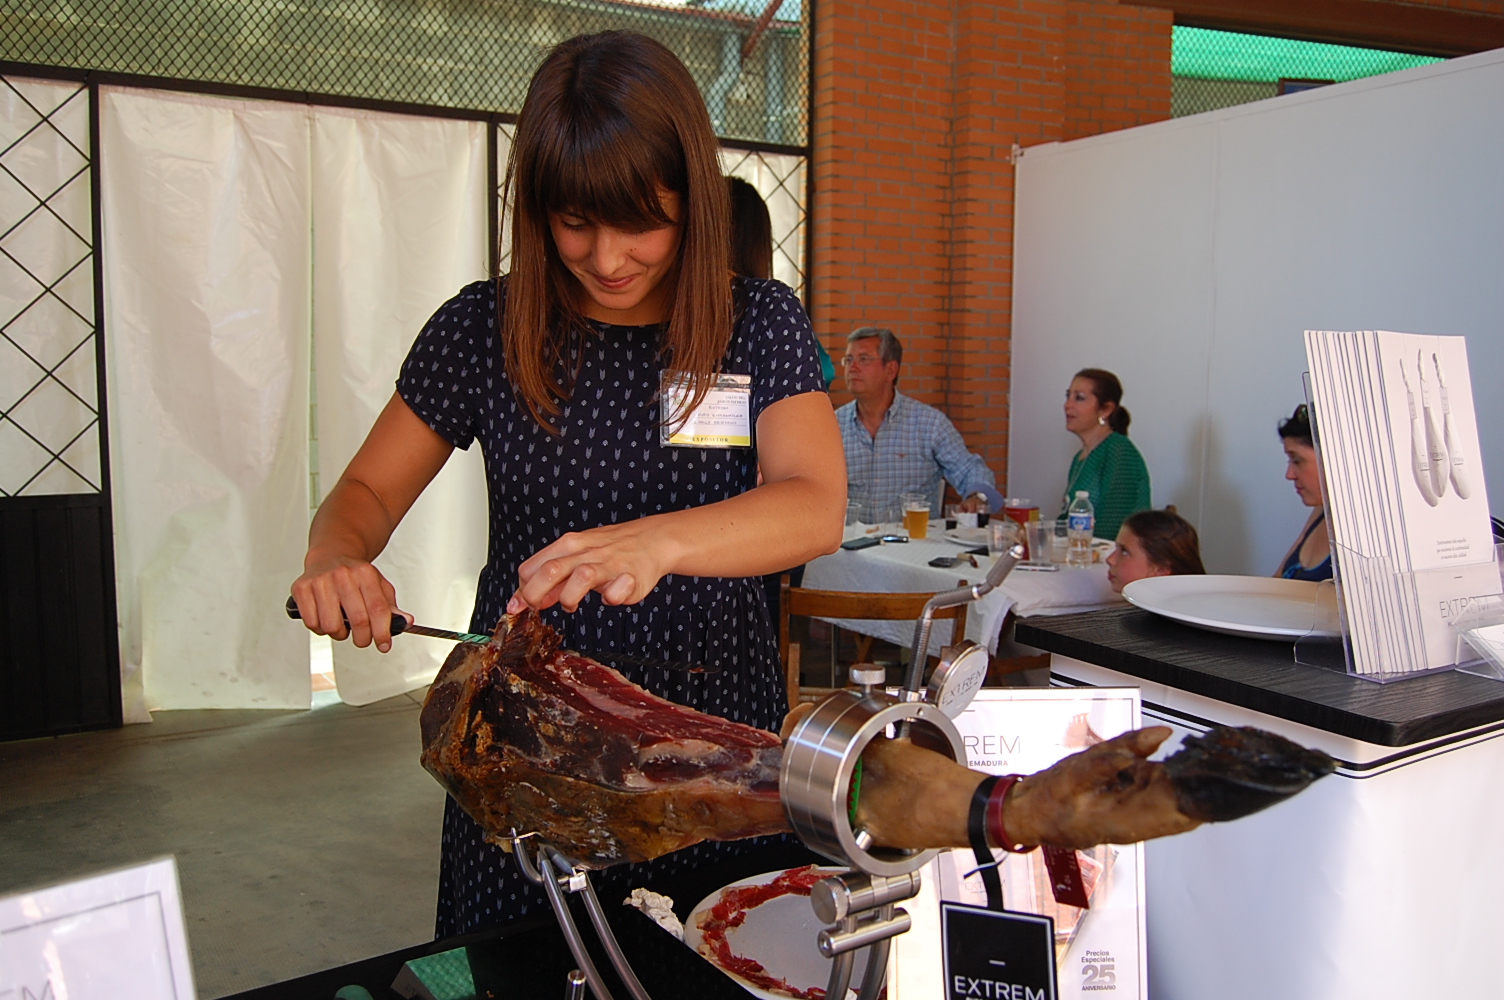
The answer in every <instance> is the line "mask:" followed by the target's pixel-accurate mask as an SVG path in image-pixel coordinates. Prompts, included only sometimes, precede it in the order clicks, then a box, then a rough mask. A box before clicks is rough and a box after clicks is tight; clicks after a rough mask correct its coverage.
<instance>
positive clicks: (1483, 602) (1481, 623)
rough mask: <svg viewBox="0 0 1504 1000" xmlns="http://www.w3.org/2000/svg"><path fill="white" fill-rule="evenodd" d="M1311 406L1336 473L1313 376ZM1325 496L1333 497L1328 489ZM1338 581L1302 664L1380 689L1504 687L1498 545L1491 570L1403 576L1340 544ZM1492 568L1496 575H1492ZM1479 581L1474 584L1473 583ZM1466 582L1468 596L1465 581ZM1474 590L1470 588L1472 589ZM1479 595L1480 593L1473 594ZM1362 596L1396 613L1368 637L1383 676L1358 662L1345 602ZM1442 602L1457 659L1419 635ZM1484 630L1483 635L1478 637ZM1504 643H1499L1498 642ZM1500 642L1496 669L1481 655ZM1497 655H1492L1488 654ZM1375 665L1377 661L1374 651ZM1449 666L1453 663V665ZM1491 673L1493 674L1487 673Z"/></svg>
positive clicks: (1300, 654) (1303, 649) (1325, 594)
mask: <svg viewBox="0 0 1504 1000" xmlns="http://www.w3.org/2000/svg"><path fill="white" fill-rule="evenodd" d="M1303 382H1304V387H1305V393H1306V405H1307V406H1308V407H1309V408H1310V412H1311V414H1312V420H1311V437H1312V444H1313V445H1314V446H1315V449H1316V454H1317V456H1318V460H1319V461H1320V463H1321V468H1322V470H1323V472H1325V471H1326V470H1329V469H1331V468H1332V465H1331V464H1329V463H1328V461H1327V456H1326V455H1325V454H1324V453H1323V450H1322V441H1321V432H1320V420H1319V418H1318V417H1317V412H1316V405H1315V401H1314V394H1313V392H1312V387H1311V374H1310V372H1306V373H1305V375H1304V377H1303ZM1322 492H1323V494H1324V495H1326V496H1330V495H1331V493H1330V491H1329V490H1328V489H1327V486H1326V483H1325V482H1324V481H1323V483H1322ZM1331 551H1332V580H1331V582H1330V583H1327V582H1323V583H1322V585H1321V587H1320V588H1319V589H1318V591H1317V594H1316V600H1315V602H1314V603H1313V606H1312V609H1311V622H1312V626H1311V632H1310V633H1309V634H1307V635H1306V636H1304V637H1303V638H1301V639H1298V640H1296V643H1295V662H1296V663H1301V664H1305V665H1307V666H1313V667H1321V668H1323V669H1327V670H1340V671H1344V672H1346V673H1348V674H1351V675H1352V676H1354V677H1359V678H1362V679H1363V680H1367V681H1373V682H1374V683H1376V684H1387V683H1389V682H1391V681H1398V680H1404V679H1405V678H1407V677H1420V676H1423V675H1426V674H1434V673H1440V672H1441V671H1444V670H1465V671H1467V672H1469V673H1483V676H1494V677H1496V679H1498V680H1504V583H1501V579H1500V570H1504V544H1500V545H1495V546H1494V549H1493V552H1492V553H1491V556H1492V559H1491V561H1490V562H1488V563H1476V564H1473V565H1469V566H1448V567H1444V568H1438V569H1428V570H1420V571H1415V572H1411V571H1407V570H1400V569H1398V568H1397V567H1396V565H1395V564H1394V563H1393V562H1392V561H1391V560H1389V559H1387V558H1384V557H1372V556H1368V555H1366V554H1364V553H1362V552H1358V551H1357V550H1355V549H1352V548H1349V547H1347V546H1344V545H1339V544H1337V543H1335V542H1333V544H1332V547H1331ZM1490 567H1491V568H1490ZM1469 577H1471V578H1472V579H1471V580H1469V579H1468V578H1469ZM1459 580H1460V581H1462V582H1463V587H1462V593H1459V592H1458V581H1459ZM1469 584H1471V586H1469ZM1474 591H1476V592H1474ZM1355 592H1361V594H1362V596H1363V598H1364V599H1363V600H1362V601H1360V602H1359V604H1358V606H1359V607H1367V608H1370V609H1382V608H1389V609H1393V611H1394V612H1395V613H1394V614H1392V615H1388V616H1386V617H1385V620H1383V621H1377V620H1375V621H1372V622H1371V623H1364V624H1371V625H1373V626H1375V627H1372V628H1367V629H1363V630H1362V631H1364V632H1365V633H1366V634H1367V635H1369V636H1375V635H1378V636H1382V644H1383V648H1384V649H1385V654H1384V658H1383V661H1382V662H1381V663H1380V664H1379V666H1380V667H1381V668H1382V669H1378V670H1375V669H1374V666H1375V665H1374V664H1373V663H1371V662H1370V663H1363V664H1359V663H1358V662H1357V660H1358V659H1361V658H1362V657H1355V650H1354V642H1353V637H1352V629H1351V617H1350V616H1351V614H1352V613H1353V612H1352V611H1351V604H1350V602H1349V601H1347V600H1346V599H1345V595H1346V594H1348V593H1355ZM1437 595H1445V600H1444V601H1443V603H1444V605H1445V606H1446V607H1447V608H1448V609H1449V611H1450V614H1451V615H1452V616H1453V617H1452V621H1451V629H1450V631H1451V635H1450V636H1448V639H1449V648H1450V653H1449V654H1448V655H1444V656H1441V657H1438V656H1437V655H1436V654H1437V650H1436V643H1435V636H1434V631H1433V634H1432V635H1430V636H1428V635H1425V634H1423V633H1424V629H1423V627H1418V625H1417V622H1416V620H1415V616H1414V615H1413V614H1407V613H1405V612H1407V611H1410V610H1413V608H1415V607H1416V606H1417V604H1418V602H1421V601H1430V600H1432V599H1435V597H1436V596H1437ZM1470 609H1471V610H1473V614H1474V617H1473V618H1470V619H1468V620H1469V621H1470V622H1474V624H1473V625H1471V626H1470V627H1469V629H1468V630H1467V631H1468V632H1470V634H1466V635H1465V634H1464V632H1463V631H1459V629H1458V624H1457V623H1458V621H1459V620H1460V619H1458V618H1457V617H1456V616H1458V615H1461V614H1463V613H1464V612H1467V611H1469V610H1470ZM1494 625H1498V626H1500V627H1499V628H1498V630H1497V632H1496V633H1490V632H1487V629H1488V628H1490V627H1491V626H1494ZM1480 629H1482V630H1484V631H1481V632H1480V631H1479V630H1480ZM1495 635H1497V637H1498V638H1497V639H1496V640H1492V639H1491V637H1492V636H1495ZM1490 641H1497V643H1498V646H1497V651H1498V655H1499V656H1500V660H1499V662H1498V663H1497V664H1494V663H1493V662H1492V661H1491V660H1489V659H1488V658H1487V654H1484V653H1483V649H1482V648H1480V647H1479V644H1480V643H1481V644H1482V646H1483V647H1488V643H1489V642H1490ZM1488 648H1493V647H1488ZM1368 657H1369V658H1370V659H1372V658H1376V657H1377V654H1376V653H1375V652H1373V651H1372V650H1370V652H1369V654H1368ZM1447 661H1449V662H1447ZM1485 669H1492V670H1493V671H1494V673H1487V672H1484V671H1485Z"/></svg>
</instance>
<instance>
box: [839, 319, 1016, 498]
mask: <svg viewBox="0 0 1504 1000" xmlns="http://www.w3.org/2000/svg"><path fill="white" fill-rule="evenodd" d="M902 363H903V345H902V344H900V343H899V342H898V338H897V337H895V336H894V335H893V331H892V330H884V329H882V328H881V327H875V326H864V327H861V328H859V329H856V330H853V331H852V332H851V333H850V334H849V335H848V336H847V337H846V353H845V355H844V356H842V358H841V367H842V368H843V369H844V370H845V372H846V386H847V388H849V389H850V390H851V394H852V395H853V396H855V397H856V398H855V399H854V400H853V401H852V402H850V403H847V404H846V405H845V406H842V407H839V408H838V409H837V410H836V419H837V421H838V422H839V423H840V425H841V439H842V441H843V442H844V443H845V445H846V491H847V497H848V499H850V500H854V501H856V502H857V503H860V504H862V505H863V513H862V519H863V520H864V521H866V520H868V519H869V518H870V519H871V520H873V521H877V520H882V521H889V520H897V519H898V518H900V517H902V516H903V515H902V513H901V511H899V497H900V496H902V495H903V494H905V493H923V494H924V495H925V496H927V497H929V498H930V511H931V516H938V515H939V513H940V500H941V495H942V494H941V490H942V488H943V487H942V483H941V480H942V479H944V480H945V481H947V482H949V483H950V484H951V485H952V486H954V487H955V488H956V492H957V493H959V494H960V495H961V496H962V497H963V498H964V501H963V506H962V509H963V510H975V509H977V507H978V506H979V503H978V501H979V500H981V499H984V498H985V499H986V501H987V503H988V504H989V505H990V508H989V509H991V510H994V511H1001V510H1002V509H1003V497H1002V494H1000V493H999V492H998V491H997V484H996V482H995V481H994V480H993V478H992V470H991V469H989V468H988V467H987V463H986V462H984V461H982V456H980V455H975V454H972V453H971V452H969V451H967V450H966V442H964V441H962V440H961V435H960V433H959V432H958V431H957V430H956V428H955V426H954V425H952V424H951V422H950V420H949V419H948V418H947V417H946V416H945V414H943V413H941V412H940V411H939V410H937V409H935V408H934V407H933V406H926V405H925V404H923V403H921V402H919V400H917V399H913V398H911V397H909V396H905V395H904V394H903V393H901V392H899V391H898V389H897V388H896V386H897V383H898V369H899V366H900V365H901V364H902ZM873 512H875V515H874V513H873Z"/></svg>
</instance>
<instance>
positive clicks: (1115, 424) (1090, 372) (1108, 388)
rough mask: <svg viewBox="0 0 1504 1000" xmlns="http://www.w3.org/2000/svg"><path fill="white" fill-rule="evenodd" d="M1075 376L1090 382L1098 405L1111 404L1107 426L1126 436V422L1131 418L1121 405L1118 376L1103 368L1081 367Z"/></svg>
mask: <svg viewBox="0 0 1504 1000" xmlns="http://www.w3.org/2000/svg"><path fill="white" fill-rule="evenodd" d="M1075 377H1076V378H1084V379H1086V381H1088V382H1090V383H1091V394H1092V395H1093V396H1096V397H1097V403H1098V404H1099V405H1100V404H1102V403H1111V404H1112V412H1111V413H1109V414H1108V415H1107V426H1108V427H1110V428H1111V429H1112V430H1113V431H1115V432H1117V433H1118V434H1121V435H1123V436H1124V437H1127V436H1128V424H1129V422H1130V421H1131V420H1132V419H1133V418H1132V417H1130V416H1129V415H1128V410H1127V408H1126V407H1124V406H1123V383H1121V382H1119V381H1118V377H1117V376H1116V375H1114V374H1113V373H1112V372H1110V371H1108V370H1107V369H1105V368H1083V369H1081V370H1080V371H1078V372H1077V373H1076V376H1075Z"/></svg>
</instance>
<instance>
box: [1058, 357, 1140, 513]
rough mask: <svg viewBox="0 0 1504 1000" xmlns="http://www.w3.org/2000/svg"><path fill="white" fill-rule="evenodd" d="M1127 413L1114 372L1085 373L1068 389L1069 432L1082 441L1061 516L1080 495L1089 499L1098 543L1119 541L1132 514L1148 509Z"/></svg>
mask: <svg viewBox="0 0 1504 1000" xmlns="http://www.w3.org/2000/svg"><path fill="white" fill-rule="evenodd" d="M1129 419H1130V418H1129V416H1128V410H1127V409H1125V408H1124V406H1123V383H1121V382H1119V381H1118V377H1117V376H1116V375H1114V374H1113V373H1112V372H1109V371H1104V370H1103V369H1101V368H1083V369H1081V370H1080V371H1079V372H1077V373H1076V377H1075V378H1073V379H1071V386H1070V388H1069V389H1067V390H1065V429H1066V430H1068V431H1070V432H1071V433H1072V434H1074V435H1076V437H1078V438H1080V439H1081V450H1080V451H1078V452H1077V453H1076V457H1075V458H1073V459H1071V471H1070V475H1069V477H1068V478H1067V479H1066V484H1065V496H1064V498H1063V500H1062V502H1061V505H1060V516H1061V517H1065V511H1066V509H1067V508H1068V507H1069V506H1070V503H1071V500H1072V498H1074V497H1075V495H1076V491H1077V490H1085V491H1086V492H1087V493H1088V494H1090V496H1091V503H1092V506H1093V507H1094V508H1095V510H1096V517H1097V522H1096V527H1095V529H1094V530H1093V532H1092V533H1093V534H1094V535H1095V536H1096V537H1098V538H1116V537H1117V534H1118V529H1119V528H1121V527H1122V526H1123V520H1124V519H1125V518H1126V517H1128V515H1129V514H1133V513H1136V512H1137V511H1141V510H1147V509H1149V507H1150V502H1149V468H1148V466H1146V465H1144V457H1143V456H1142V455H1140V454H1139V453H1138V449H1137V448H1135V447H1134V446H1133V442H1132V441H1129V440H1128V421H1129Z"/></svg>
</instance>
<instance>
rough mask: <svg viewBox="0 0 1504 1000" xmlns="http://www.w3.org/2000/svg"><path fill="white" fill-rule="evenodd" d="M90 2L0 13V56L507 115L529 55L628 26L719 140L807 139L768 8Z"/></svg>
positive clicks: (516, 103)
mask: <svg viewBox="0 0 1504 1000" xmlns="http://www.w3.org/2000/svg"><path fill="white" fill-rule="evenodd" d="M765 9H766V5H765V4H763V3H760V2H758V0H705V2H694V0H688V2H680V0H657V2H621V0H447V2H446V0H93V2H75V3H58V2H54V3H32V4H0V54H3V57H4V58H5V59H7V60H11V61H14V62H20V63H31V64H35V65H41V66H60V67H68V68H75V69H89V70H100V71H107V72H116V73H131V74H139V75H142V76H149V77H167V78H171V79H177V80H189V81H199V82H207V83H221V84H232V85H237V86H247V87H267V88H272V89H276V90H286V91H295V92H309V93H315V94H329V95H336V96H341V97H353V98H359V99H364V100H374V101H395V102H402V103H409V104H419V105H428V106H434V107H445V108H458V109H462V110H474V111H485V112H501V113H515V112H516V111H517V110H518V109H519V108H520V106H521V103H522V97H523V94H524V93H525V91H526V88H527V82H528V80H529V79H530V78H531V76H532V73H533V70H534V69H535V68H536V67H537V65H538V63H539V61H540V60H541V59H542V58H543V55H544V54H545V53H546V52H547V51H548V50H549V49H550V48H551V47H552V46H554V45H556V44H557V43H558V42H560V41H563V40H564V39H566V38H570V37H572V36H574V35H578V34H582V33H585V32H593V31H603V30H606V29H608V28H628V29H632V30H635V31H641V32H643V33H644V34H647V35H651V36H653V37H654V38H657V39H658V40H659V41H661V42H663V43H664V44H665V45H667V46H668V47H669V48H671V49H672V50H673V51H674V52H676V53H677V54H678V55H679V57H680V58H681V59H683V60H684V62H685V65H687V66H688V67H689V69H690V72H691V73H693V74H694V76H695V79H696V80H697V81H698V82H699V84H700V89H701V92H702V93H703V94H704V95H705V100H706V103H707V104H708V105H709V106H710V109H711V117H712V119H713V120H714V122H715V124H716V129H717V132H718V133H719V134H720V135H721V136H722V137H723V138H729V139H750V140H755V141H761V142H771V143H779V144H785V145H793V146H802V145H804V144H805V143H806V141H807V140H806V136H807V124H806V117H807V116H806V109H807V105H808V101H807V79H808V73H807V66H808V32H807V31H806V30H805V25H804V21H803V10H802V5H801V3H800V0H783V3H782V4H781V5H780V6H779V8H778V10H777V13H776V15H775V16H774V18H773V19H772V20H771V22H770V24H769V25H768V27H767V30H766V31H764V32H763V33H762V34H761V35H760V36H759V38H758V40H757V43H756V45H755V46H754V47H753V48H752V50H751V51H750V53H748V55H747V56H746V58H745V59H743V58H742V51H743V48H744V47H745V45H746V42H747V40H748V38H749V36H750V35H751V34H752V33H753V31H754V30H755V24H756V21H757V19H758V16H759V15H760V14H761V13H762V12H763V10H765Z"/></svg>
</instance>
